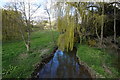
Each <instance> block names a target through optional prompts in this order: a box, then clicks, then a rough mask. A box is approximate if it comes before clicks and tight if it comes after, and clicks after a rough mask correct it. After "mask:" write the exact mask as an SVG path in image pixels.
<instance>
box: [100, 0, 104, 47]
mask: <svg viewBox="0 0 120 80" xmlns="http://www.w3.org/2000/svg"><path fill="white" fill-rule="evenodd" d="M103 27H104V0H103V4H102V23H101V39H100V46H101V47H102V43H103Z"/></svg>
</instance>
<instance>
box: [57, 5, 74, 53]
mask: <svg viewBox="0 0 120 80" xmlns="http://www.w3.org/2000/svg"><path fill="white" fill-rule="evenodd" d="M57 26H58V31H59V32H60V33H61V34H60V36H59V38H58V46H59V48H60V49H61V50H63V51H64V50H65V49H66V50H67V51H68V50H72V49H73V46H74V28H75V23H74V17H73V16H71V15H70V6H68V7H67V8H66V15H65V16H64V17H63V18H61V17H59V18H58V25H57Z"/></svg>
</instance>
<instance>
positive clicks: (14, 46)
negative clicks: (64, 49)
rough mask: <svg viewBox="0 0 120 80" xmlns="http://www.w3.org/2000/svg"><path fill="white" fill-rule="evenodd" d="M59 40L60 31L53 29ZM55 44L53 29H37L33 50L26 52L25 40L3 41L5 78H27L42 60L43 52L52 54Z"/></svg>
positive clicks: (33, 38) (32, 40)
mask: <svg viewBox="0 0 120 80" xmlns="http://www.w3.org/2000/svg"><path fill="white" fill-rule="evenodd" d="M53 33H54V37H55V39H56V40H57V36H58V33H57V32H56V31H53ZM53 47H54V44H53V40H52V37H51V31H37V32H33V33H32V35H31V51H30V52H29V53H27V52H26V47H25V45H24V43H23V41H12V42H6V43H5V42H4V43H3V51H2V69H3V72H2V75H3V78H27V77H30V74H31V73H32V72H33V71H34V69H35V65H36V64H37V63H39V62H40V61H41V55H42V54H50V53H51V52H52V50H53Z"/></svg>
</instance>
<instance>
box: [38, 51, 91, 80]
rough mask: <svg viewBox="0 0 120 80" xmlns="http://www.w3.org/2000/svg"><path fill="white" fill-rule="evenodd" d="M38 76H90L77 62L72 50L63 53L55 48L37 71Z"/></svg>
mask: <svg viewBox="0 0 120 80" xmlns="http://www.w3.org/2000/svg"><path fill="white" fill-rule="evenodd" d="M37 77H39V78H91V77H90V74H89V73H88V72H87V71H86V70H85V69H84V67H83V66H81V65H80V64H79V62H78V58H77V57H76V55H75V53H74V51H71V52H69V53H65V52H63V51H61V50H56V52H55V53H54V56H53V58H52V59H51V60H50V61H49V62H48V63H46V64H45V65H44V66H43V67H42V68H41V69H40V70H39V71H38V72H37Z"/></svg>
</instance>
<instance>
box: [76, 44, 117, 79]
mask: <svg viewBox="0 0 120 80" xmlns="http://www.w3.org/2000/svg"><path fill="white" fill-rule="evenodd" d="M77 55H78V56H79V57H80V60H81V61H83V62H85V63H86V64H87V65H88V66H90V67H91V68H92V69H93V70H94V71H95V72H96V73H97V74H99V75H101V76H102V77H106V78H116V77H118V69H117V68H115V66H114V63H115V59H116V57H115V56H114V55H113V54H111V53H108V52H106V51H105V50H100V49H97V48H92V47H89V46H87V45H80V46H79V47H78V51H77Z"/></svg>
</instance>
